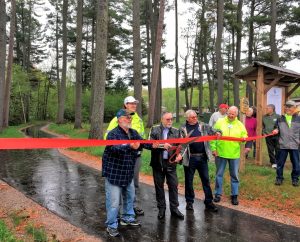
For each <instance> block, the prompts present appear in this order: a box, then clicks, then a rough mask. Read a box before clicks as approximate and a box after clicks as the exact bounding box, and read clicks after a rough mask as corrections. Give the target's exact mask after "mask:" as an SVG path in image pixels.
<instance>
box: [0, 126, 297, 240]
mask: <svg viewBox="0 0 300 242" xmlns="http://www.w3.org/2000/svg"><path fill="white" fill-rule="evenodd" d="M28 134H29V135H31V136H32V135H33V136H35V137H49V135H47V134H45V133H44V132H42V131H37V130H36V129H29V130H28ZM0 160H1V162H0V179H2V180H4V181H5V182H7V183H8V184H10V185H11V186H13V187H15V188H16V189H18V190H19V191H21V192H22V193H24V194H25V195H27V196H28V197H30V198H31V199H33V200H34V201H36V202H37V203H39V204H41V205H42V206H44V207H46V208H48V209H49V210H51V211H52V212H54V213H55V214H57V215H59V216H60V217H62V218H64V219H66V220H67V221H69V222H70V223H72V224H74V225H76V226H78V227H81V228H82V229H83V230H84V231H86V232H87V233H89V234H93V235H96V236H98V237H100V238H102V239H104V240H112V241H132V242H134V241H172V242H175V241H300V229H299V228H297V227H293V226H288V225H284V224H280V223H277V222H274V221H270V220H267V219H263V218H260V217H256V216H253V215H249V214H246V213H243V212H239V211H235V210H232V209H229V208H224V207H220V208H219V212H218V213H210V212H206V211H205V210H204V205H203V202H202V201H200V200H197V201H196V202H195V204H194V209H195V210H194V212H187V211H186V210H185V202H184V197H182V196H180V204H181V206H180V207H179V209H180V210H181V211H182V212H183V213H184V214H185V220H183V221H182V220H177V219H176V218H171V216H170V212H169V211H168V210H167V213H166V218H165V220H162V221H161V220H158V219H157V213H158V210H157V208H156V202H155V193H154V188H153V187H152V186H148V185H145V184H141V187H140V190H139V194H140V196H139V197H140V201H139V205H140V207H142V208H143V209H144V210H145V216H141V217H139V218H138V219H139V220H140V221H141V223H142V226H141V227H139V228H128V227H126V226H125V227H124V226H121V227H120V232H121V234H122V236H121V237H119V238H116V239H111V238H108V236H107V234H106V232H105V225H104V222H105V217H106V213H105V193H104V179H103V178H102V177H101V174H100V173H99V171H97V170H95V169H93V168H90V167H87V166H85V165H82V164H79V163H74V162H72V161H71V160H70V159H68V158H67V157H65V156H63V155H61V154H60V153H59V152H58V151H57V150H55V149H48V150H9V151H3V150H1V151H0Z"/></svg>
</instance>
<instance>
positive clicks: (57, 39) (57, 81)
mask: <svg viewBox="0 0 300 242" xmlns="http://www.w3.org/2000/svg"><path fill="white" fill-rule="evenodd" d="M56 11H57V12H56V23H55V25H56V26H55V51H56V56H55V61H56V88H57V103H58V104H59V103H60V78H59V76H60V75H59V48H58V41H59V33H58V30H59V29H58V19H59V17H58V13H59V12H58V3H56ZM56 119H57V120H58V112H57V117H56Z"/></svg>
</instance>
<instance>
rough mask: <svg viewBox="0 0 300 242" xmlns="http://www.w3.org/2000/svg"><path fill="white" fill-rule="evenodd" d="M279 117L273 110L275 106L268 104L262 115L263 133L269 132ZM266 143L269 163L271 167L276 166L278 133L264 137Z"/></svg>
mask: <svg viewBox="0 0 300 242" xmlns="http://www.w3.org/2000/svg"><path fill="white" fill-rule="evenodd" d="M279 117H280V115H278V114H277V113H276V112H275V106H274V105H273V104H268V105H267V108H266V114H265V115H264V116H263V119H262V121H263V134H270V133H271V132H272V131H273V129H274V127H275V124H276V122H277V119H278V118H279ZM266 144H267V148H268V154H269V158H270V163H271V166H272V168H275V169H276V167H277V156H278V150H279V147H278V135H273V136H268V137H266Z"/></svg>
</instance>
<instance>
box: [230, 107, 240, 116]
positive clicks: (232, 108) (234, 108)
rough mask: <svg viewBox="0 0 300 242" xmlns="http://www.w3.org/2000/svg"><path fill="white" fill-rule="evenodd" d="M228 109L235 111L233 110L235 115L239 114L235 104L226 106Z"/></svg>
mask: <svg viewBox="0 0 300 242" xmlns="http://www.w3.org/2000/svg"><path fill="white" fill-rule="evenodd" d="M230 110H232V111H235V112H236V115H238V114H239V109H238V107H236V106H231V107H230V108H228V111H230Z"/></svg>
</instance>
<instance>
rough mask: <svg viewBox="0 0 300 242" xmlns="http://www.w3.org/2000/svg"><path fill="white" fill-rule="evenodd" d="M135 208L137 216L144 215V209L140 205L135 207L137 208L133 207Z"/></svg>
mask: <svg viewBox="0 0 300 242" xmlns="http://www.w3.org/2000/svg"><path fill="white" fill-rule="evenodd" d="M133 210H134V213H135V215H136V216H142V215H144V214H145V213H144V210H143V209H141V208H139V207H135V208H133Z"/></svg>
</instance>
